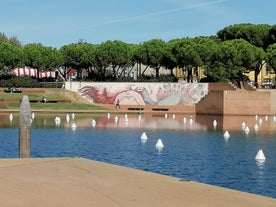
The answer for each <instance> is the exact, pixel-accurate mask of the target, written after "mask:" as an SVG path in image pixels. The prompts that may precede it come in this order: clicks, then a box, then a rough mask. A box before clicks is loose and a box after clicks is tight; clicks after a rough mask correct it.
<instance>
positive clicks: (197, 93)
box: [80, 83, 208, 106]
mask: <svg viewBox="0 0 276 207" xmlns="http://www.w3.org/2000/svg"><path fill="white" fill-rule="evenodd" d="M80 92H81V95H82V96H84V97H86V98H87V99H89V100H90V101H91V102H92V103H95V104H115V103H116V100H117V99H119V100H120V104H121V105H160V106H161V105H163V106H177V105H187V106H191V105H194V104H195V103H197V102H198V101H199V100H200V99H201V98H202V97H204V96H205V95H206V94H207V93H208V84H207V83H192V84H190V83H91V84H90V85H87V86H84V87H83V88H81V90H80Z"/></svg>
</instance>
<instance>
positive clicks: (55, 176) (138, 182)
mask: <svg viewBox="0 0 276 207" xmlns="http://www.w3.org/2000/svg"><path fill="white" fill-rule="evenodd" d="M0 183H1V184H0V192H1V193H0V201H1V206H5V207H9V206H18V207H32V206H34V207H36V206H39V207H44V206H45V207H46V206H49V207H55V206H58V207H62V206H66V207H71V206H72V207H76V206H81V207H86V206H87V207H88V206H89V207H91V206H101V207H104V206H114V207H117V206H139V207H141V206H149V207H151V206H158V207H162V206H166V207H168V206H173V207H177V206H181V207H183V206H189V207H195V206H206V207H221V206H228V207H231V206H235V207H236V206H248V207H255V206H256V207H260V206H266V207H270V206H274V207H276V199H273V198H269V197H263V196H258V195H253V194H249V193H244V192H239V191H235V190H229V189H226V188H220V187H215V186H211V185H206V184H201V183H197V182H191V181H185V180H180V179H178V178H174V177H169V176H164V175H159V174H154V173H149V172H145V171H140V170H135V169H130V168H126V167H120V166H116V165H111V164H106V163H102V162H96V161H92V160H87V159H82V158H43V159H39V158H36V159H33V158H25V159H1V160H0Z"/></svg>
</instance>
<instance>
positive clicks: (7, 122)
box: [0, 113, 276, 135]
mask: <svg viewBox="0 0 276 207" xmlns="http://www.w3.org/2000/svg"><path fill="white" fill-rule="evenodd" d="M11 115H12V117H13V118H12V119H11V118H10V117H11ZM166 115H167V116H166ZM57 117H58V118H59V119H60V120H59V122H58V124H57V121H56V118H57ZM0 119H1V120H2V122H1V125H0V127H2V128H8V127H17V126H18V115H17V114H6V113H2V114H0ZM73 122H74V123H75V124H76V126H77V127H78V128H87V127H98V128H141V129H143V128H144V129H155V130H158V129H164V130H166V129H171V130H184V131H231V132H233V131H243V132H244V133H245V134H247V135H248V134H250V133H255V134H258V133H263V132H266V133H267V132H270V133H274V132H276V117H275V116H271V117H270V116H210V115H197V116H195V115H183V114H182V115H175V114H162V113H160V114H137V115H127V114H124V115H123V114H111V113H108V114H103V115H95V114H87V115H83V114H77V115H75V113H73V114H72V115H69V114H60V115H58V116H57V115H47V114H36V115H34V116H33V123H32V126H33V127H44V128H51V127H56V126H58V127H65V128H70V127H71V125H72V123H73Z"/></svg>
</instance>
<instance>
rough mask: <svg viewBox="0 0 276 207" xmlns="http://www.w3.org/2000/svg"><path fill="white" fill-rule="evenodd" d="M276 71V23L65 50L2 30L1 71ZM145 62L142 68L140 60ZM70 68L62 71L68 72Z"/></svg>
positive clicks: (219, 76) (104, 74)
mask: <svg viewBox="0 0 276 207" xmlns="http://www.w3.org/2000/svg"><path fill="white" fill-rule="evenodd" d="M265 63H266V64H267V65H268V66H269V67H270V68H271V69H272V70H274V71H276V25H272V26H271V25H267V24H261V25H254V24H237V25H231V26H229V27H226V28H224V29H222V30H220V31H218V33H217V35H216V36H211V37H195V38H181V39H174V40H171V41H168V42H165V41H163V40H160V39H152V40H149V41H145V42H143V43H141V44H127V43H124V42H122V41H119V40H116V41H106V42H103V43H101V44H91V43H84V42H79V43H73V44H69V45H64V46H63V47H61V48H60V49H56V48H53V47H45V46H43V45H42V44H40V43H31V44H26V45H24V46H22V45H21V44H20V42H19V41H18V40H17V39H16V38H7V37H6V36H5V34H0V71H1V72H2V74H7V73H8V72H9V70H10V69H12V68H15V67H23V66H25V65H26V66H29V67H33V68H37V69H38V70H56V69H57V68H60V67H64V68H67V69H70V68H74V69H76V70H77V71H78V78H81V77H82V72H83V71H84V70H86V71H87V74H88V77H87V78H88V79H90V80H106V79H107V78H110V77H111V78H112V79H114V80H116V79H119V78H122V77H130V76H131V71H133V70H136V69H137V68H138V76H143V74H144V73H145V70H147V68H149V67H150V68H153V69H154V70H155V76H156V77H158V76H159V71H160V68H161V67H162V68H166V69H168V70H170V72H171V74H173V70H174V69H175V68H177V67H178V68H182V69H183V70H187V71H188V70H189V69H191V68H199V67H202V68H204V70H205V75H206V76H207V77H208V79H209V80H212V81H217V82H219V81H224V82H225V81H229V80H231V79H233V78H237V77H241V76H242V74H243V73H244V72H246V71H255V79H256V80H257V75H258V74H259V72H260V70H261V68H262V66H263V64H265ZM141 64H142V65H144V66H145V69H144V70H143V71H142V70H139V69H140V68H139V67H137V65H141ZM66 71H67V72H68V70H63V75H64V77H65V75H66V74H65V73H66Z"/></svg>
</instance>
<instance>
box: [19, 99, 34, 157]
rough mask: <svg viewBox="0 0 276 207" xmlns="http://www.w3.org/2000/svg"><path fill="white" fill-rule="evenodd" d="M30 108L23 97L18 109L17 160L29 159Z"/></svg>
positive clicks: (27, 101)
mask: <svg viewBox="0 0 276 207" xmlns="http://www.w3.org/2000/svg"><path fill="white" fill-rule="evenodd" d="M31 122H32V115H31V106H30V102H29V97H28V96H26V95H25V96H23V99H22V102H21V104H20V108H19V158H29V157H30V152H31V143H30V131H31Z"/></svg>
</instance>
